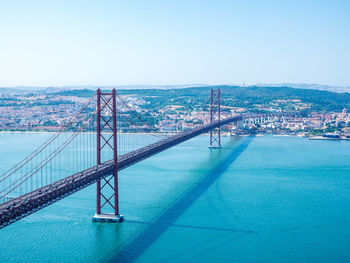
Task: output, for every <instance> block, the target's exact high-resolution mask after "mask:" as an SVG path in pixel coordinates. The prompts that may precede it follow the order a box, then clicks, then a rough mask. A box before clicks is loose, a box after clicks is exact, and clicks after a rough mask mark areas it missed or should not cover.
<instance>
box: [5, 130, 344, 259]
mask: <svg viewBox="0 0 350 263" xmlns="http://www.w3.org/2000/svg"><path fill="white" fill-rule="evenodd" d="M48 136H49V135H47V134H6V133H2V134H0V172H4V171H5V170H6V169H7V168H9V166H11V165H13V164H15V163H16V162H17V161H19V160H21V159H22V158H23V157H25V156H26V154H27V153H28V152H30V151H31V150H32V149H33V148H34V147H35V146H38V144H40V142H41V141H43V140H44V139H46V138H47V137H48ZM349 160H350V142H347V141H309V140H307V139H304V138H287V137H255V138H250V137H241V138H230V137H225V138H224V143H223V148H222V149H221V150H213V149H212V150H209V149H208V137H207V136H200V137H197V138H195V139H193V140H191V141H188V142H186V143H183V144H180V145H178V146H177V147H174V148H172V149H170V150H167V151H165V152H163V153H161V154H158V155H156V156H154V157H152V158H150V159H148V160H145V161H143V162H141V163H139V164H137V165H135V166H133V167H130V168H128V169H126V170H124V171H122V172H121V173H120V207H121V212H122V213H123V214H124V215H125V218H126V221H125V222H123V223H122V224H108V223H92V222H91V217H92V216H93V214H94V212H95V196H96V193H95V186H91V187H89V188H86V189H84V190H82V191H80V192H78V193H76V194H74V195H72V196H70V197H67V198H65V199H64V200H61V201H59V202H57V203H55V204H54V205H51V206H49V207H47V208H45V209H43V210H41V211H39V212H37V213H35V214H33V215H31V216H28V217H26V218H25V219H23V220H21V221H19V222H17V223H14V224H12V225H10V226H8V227H6V228H4V229H2V230H0V262H118V261H119V262H130V261H137V262H350V163H349Z"/></svg>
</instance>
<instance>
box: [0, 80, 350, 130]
mask: <svg viewBox="0 0 350 263" xmlns="http://www.w3.org/2000/svg"><path fill="white" fill-rule="evenodd" d="M201 88H202V89H203V87H201ZM298 90H300V89H298ZM206 91H207V90H206ZM93 92H94V91H93V90H78V91H77V90H72V91H65V92H61V93H60V92H54V93H50V92H46V91H45V92H44V91H42V90H38V91H27V92H22V93H18V92H15V91H14V92H11V91H9V89H7V90H6V91H1V90H0V130H1V131H23V132H24V131H57V130H58V129H59V127H60V126H62V125H64V124H65V123H67V122H68V120H69V119H70V118H71V117H72V116H73V115H74V114H75V113H76V112H77V111H78V110H79V109H80V108H81V107H82V105H83V104H84V103H85V102H86V101H87V99H88V98H89V96H90V95H92V94H93ZM169 92H172V94H173V95H172V96H169V94H168V93H169ZM320 92H324V91H320ZM153 93H154V94H151V91H147V90H146V91H145V90H142V91H138V90H123V91H122V92H121V96H122V97H123V98H124V99H125V101H126V102H127V103H128V104H129V105H130V106H131V107H132V108H134V109H136V110H137V111H139V112H140V113H142V115H143V116H146V117H147V120H148V121H149V122H152V123H153V124H155V125H156V127H158V128H159V130H160V131H162V132H178V131H184V130H187V129H190V128H193V127H196V126H198V125H201V124H203V123H206V122H208V120H209V112H208V105H204V101H205V97H204V96H202V97H201V96H199V97H194V96H193V94H192V93H191V92H189V95H186V89H174V90H172V91H168V93H166V95H164V94H163V95H162V96H158V95H157V90H155V91H153ZM163 93H164V92H163ZM177 93H179V94H177ZM203 94H205V92H203ZM223 94H224V93H223ZM155 99H156V100H157V101H158V104H156V103H154V101H155ZM160 101H161V102H160ZM150 105H152V107H150ZM91 110H93V109H91ZM284 111H293V112H296V113H297V115H296V116H294V117H280V118H273V119H271V120H270V121H269V122H265V123H255V124H254V123H246V124H245V125H243V126H240V127H235V126H231V125H227V126H225V127H224V129H223V131H224V132H225V133H230V134H242V133H258V134H286V135H299V136H312V135H322V134H332V135H338V136H345V137H346V136H349V135H350V114H348V112H347V109H346V108H345V107H344V108H342V110H340V111H339V108H338V111H325V110H324V109H321V110H319V111H317V110H314V105H313V103H312V102H310V101H305V100H303V99H297V98H287V97H285V98H277V99H276V98H270V99H269V100H266V99H265V100H264V101H263V102H259V101H254V102H252V101H251V100H250V99H249V98H246V97H244V98H242V101H239V102H237V101H236V100H235V99H233V97H230V95H227V96H224V95H223V105H222V118H225V117H227V116H232V115H233V114H245V113H250V112H254V113H269V112H270V113H278V112H284Z"/></svg>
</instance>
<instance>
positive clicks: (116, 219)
mask: <svg viewBox="0 0 350 263" xmlns="http://www.w3.org/2000/svg"><path fill="white" fill-rule="evenodd" d="M123 220H124V216H123V215H115V214H112V213H103V214H102V213H101V214H95V215H94V216H93V217H92V221H93V222H109V223H121V222H123Z"/></svg>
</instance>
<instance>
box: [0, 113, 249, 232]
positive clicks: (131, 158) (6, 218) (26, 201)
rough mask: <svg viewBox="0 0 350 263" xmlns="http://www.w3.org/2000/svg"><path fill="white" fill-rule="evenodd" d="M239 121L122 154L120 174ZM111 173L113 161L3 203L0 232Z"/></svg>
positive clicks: (223, 122) (209, 126)
mask: <svg viewBox="0 0 350 263" xmlns="http://www.w3.org/2000/svg"><path fill="white" fill-rule="evenodd" d="M240 120H242V116H241V115H236V116H233V117H229V118H226V119H223V120H221V121H220V122H219V121H215V122H212V123H209V124H206V125H202V126H200V127H197V128H194V129H191V130H189V131H185V132H182V133H179V134H177V135H174V136H171V137H168V138H166V139H163V140H160V141H158V142H156V143H153V144H150V145H148V146H146V147H143V148H140V149H137V150H135V151H132V152H129V153H127V154H124V155H121V156H119V157H118V171H120V170H123V169H125V168H127V167H129V166H131V165H133V164H135V163H138V162H140V161H142V160H144V159H146V158H149V157H151V156H152V155H155V154H157V153H160V152H162V151H164V150H167V149H169V148H171V147H173V146H175V145H177V144H179V143H182V142H184V141H187V140H189V139H192V138H194V137H196V136H198V135H200V134H202V133H206V132H208V131H210V130H212V129H215V128H217V127H219V126H222V125H226V124H229V123H231V122H237V121H240ZM112 171H113V161H112V160H110V161H106V162H104V163H103V164H101V165H99V166H94V167H91V168H88V169H86V170H83V171H81V172H78V173H76V174H73V175H71V176H68V177H66V178H64V179H61V180H58V181H56V182H54V183H52V184H50V185H47V186H44V187H42V188H39V189H37V190H35V191H33V192H30V193H27V194H25V195H22V196H20V197H17V198H14V199H11V200H10V201H7V202H5V203H3V204H1V205H0V229H1V228H3V227H5V226H7V225H9V224H11V223H14V222H16V221H18V220H20V219H21V218H23V217H25V216H27V215H30V214H32V213H34V212H35V211H38V210H40V209H42V208H44V207H46V206H48V205H50V204H52V203H54V202H56V201H58V200H61V199H63V198H64V197H66V196H68V195H71V194H73V193H75V192H77V191H79V190H81V189H83V188H85V187H87V186H89V185H91V184H93V183H95V182H96V181H98V180H99V179H101V178H103V177H105V176H108V175H111V174H112Z"/></svg>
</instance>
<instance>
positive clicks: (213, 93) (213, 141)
mask: <svg viewBox="0 0 350 263" xmlns="http://www.w3.org/2000/svg"><path fill="white" fill-rule="evenodd" d="M220 103H221V94H220V89H216V90H214V89H211V90H210V123H212V122H213V121H216V120H218V121H219V122H220V121H221V109H220ZM209 148H221V126H219V127H217V128H215V129H214V130H211V131H210V144H209Z"/></svg>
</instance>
